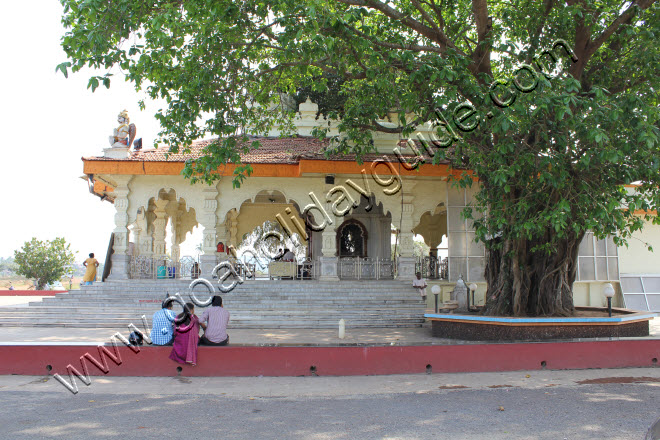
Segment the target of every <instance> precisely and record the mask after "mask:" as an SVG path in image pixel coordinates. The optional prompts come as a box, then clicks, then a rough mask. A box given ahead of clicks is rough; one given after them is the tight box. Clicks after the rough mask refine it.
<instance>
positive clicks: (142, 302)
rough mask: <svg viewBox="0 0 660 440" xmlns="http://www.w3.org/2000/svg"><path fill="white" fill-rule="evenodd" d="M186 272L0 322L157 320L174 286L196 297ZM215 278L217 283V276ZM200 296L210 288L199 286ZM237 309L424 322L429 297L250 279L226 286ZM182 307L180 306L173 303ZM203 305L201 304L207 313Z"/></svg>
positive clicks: (279, 316) (348, 284) (39, 305)
mask: <svg viewBox="0 0 660 440" xmlns="http://www.w3.org/2000/svg"><path fill="white" fill-rule="evenodd" d="M189 284H190V281H183V280H125V281H124V280H121V281H120V280H113V281H106V282H104V283H95V284H94V285H91V286H83V287H82V288H81V290H74V291H71V292H68V293H59V294H57V295H56V296H54V297H46V298H44V299H43V301H41V302H31V303H30V305H29V307H0V327H7V326H20V327H81V328H126V326H127V325H128V324H130V323H133V324H135V325H136V326H138V327H142V320H141V316H142V315H146V317H147V319H148V322H149V323H151V317H152V315H153V313H154V312H155V311H157V310H159V309H160V304H161V301H162V300H163V299H165V296H166V295H167V294H170V295H174V294H175V293H177V292H179V293H180V294H181V297H182V298H183V300H184V301H186V302H189V301H190V297H189V294H188V292H189V290H188V286H189ZM213 284H214V286H216V284H215V283H213ZM195 294H196V295H197V298H199V300H200V301H204V300H205V299H207V298H208V296H209V293H208V292H207V291H206V289H205V288H204V287H203V286H197V287H196V288H195ZM221 296H222V298H223V303H224V304H223V305H224V306H225V307H226V308H227V309H228V310H229V311H230V312H231V320H230V322H229V328H254V329H260V328H337V325H338V321H339V320H340V319H342V318H343V319H344V320H345V321H346V327H349V328H357V327H419V326H421V325H422V323H423V322H424V317H423V315H424V305H423V303H422V301H421V298H420V297H419V295H418V294H417V292H416V291H415V290H414V289H413V288H412V287H411V286H410V284H408V283H403V282H401V281H397V280H386V281H366V280H365V281H362V280H360V281H358V280H355V281H327V282H324V281H261V280H257V281H246V282H245V283H243V284H240V285H238V286H237V287H236V288H235V289H234V290H232V291H231V292H229V293H226V294H221ZM174 310H175V312H177V313H178V312H180V310H181V307H180V306H179V305H177V304H175V306H174ZM202 311H203V309H202V308H201V307H196V310H195V313H196V314H197V316H201V314H202Z"/></svg>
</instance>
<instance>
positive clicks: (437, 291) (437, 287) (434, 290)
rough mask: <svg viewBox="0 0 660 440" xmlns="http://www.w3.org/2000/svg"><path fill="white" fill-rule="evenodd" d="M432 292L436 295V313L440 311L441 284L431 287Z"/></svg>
mask: <svg viewBox="0 0 660 440" xmlns="http://www.w3.org/2000/svg"><path fill="white" fill-rule="evenodd" d="M431 293H432V294H433V295H434V296H435V313H438V295H439V294H440V286H438V285H437V284H436V285H435V286H433V287H431Z"/></svg>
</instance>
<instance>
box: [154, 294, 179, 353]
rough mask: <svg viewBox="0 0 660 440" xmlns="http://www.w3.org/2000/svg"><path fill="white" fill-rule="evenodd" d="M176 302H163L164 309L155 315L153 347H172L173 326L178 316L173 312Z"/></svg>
mask: <svg viewBox="0 0 660 440" xmlns="http://www.w3.org/2000/svg"><path fill="white" fill-rule="evenodd" d="M173 305H174V301H172V300H170V301H168V300H165V301H163V305H162V309H160V310H159V311H157V312H156V313H154V317H153V318H152V320H151V343H152V344H153V345H172V324H174V320H175V319H176V315H175V314H174V312H173V311H172V306H173Z"/></svg>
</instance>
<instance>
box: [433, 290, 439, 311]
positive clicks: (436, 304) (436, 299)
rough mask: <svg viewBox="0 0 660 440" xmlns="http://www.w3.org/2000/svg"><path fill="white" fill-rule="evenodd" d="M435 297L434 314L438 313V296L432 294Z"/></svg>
mask: <svg viewBox="0 0 660 440" xmlns="http://www.w3.org/2000/svg"><path fill="white" fill-rule="evenodd" d="M433 295H435V313H438V294H437V293H434V294H433Z"/></svg>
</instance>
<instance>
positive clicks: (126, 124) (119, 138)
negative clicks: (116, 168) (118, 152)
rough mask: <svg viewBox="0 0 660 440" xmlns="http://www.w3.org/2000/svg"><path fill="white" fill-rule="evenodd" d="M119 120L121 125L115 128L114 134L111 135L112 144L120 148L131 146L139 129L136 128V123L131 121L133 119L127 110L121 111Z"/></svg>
mask: <svg viewBox="0 0 660 440" xmlns="http://www.w3.org/2000/svg"><path fill="white" fill-rule="evenodd" d="M117 122H119V127H117V128H115V129H114V131H113V134H112V136H110V138H109V140H110V145H112V146H113V147H118V148H127V147H128V148H130V147H131V144H132V143H133V139H135V133H136V132H137V129H136V128H135V124H131V123H130V122H131V120H130V118H129V117H128V111H127V110H124V111H123V112H121V113H119V115H118V116H117Z"/></svg>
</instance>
